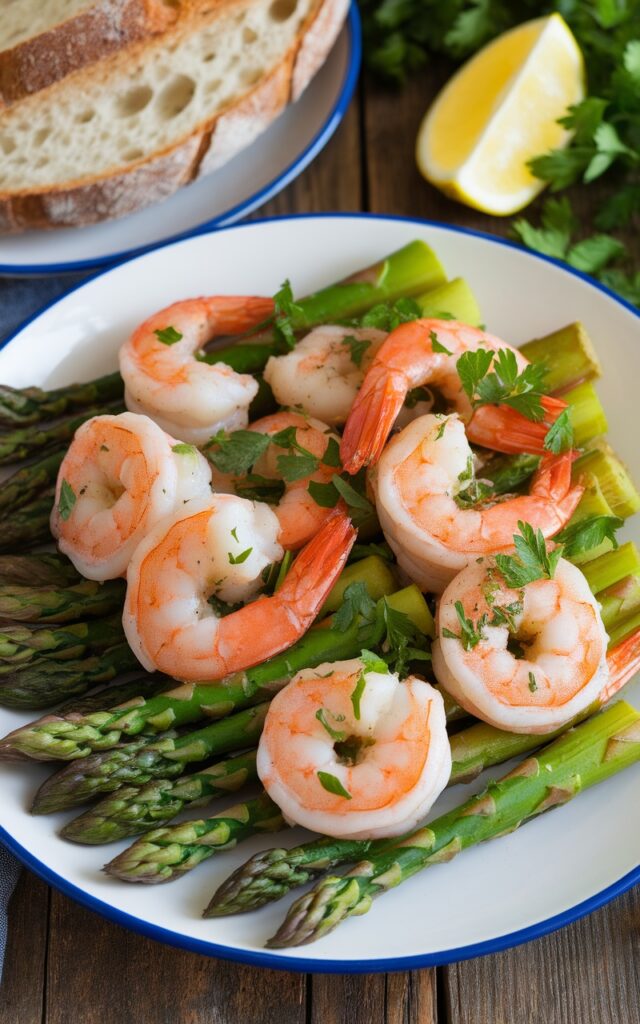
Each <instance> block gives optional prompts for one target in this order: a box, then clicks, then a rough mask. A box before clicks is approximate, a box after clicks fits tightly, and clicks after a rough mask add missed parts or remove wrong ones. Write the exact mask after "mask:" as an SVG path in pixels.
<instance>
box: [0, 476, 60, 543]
mask: <svg viewBox="0 0 640 1024" xmlns="http://www.w3.org/2000/svg"><path fill="white" fill-rule="evenodd" d="M53 500H54V492H53V489H51V490H47V491H45V492H44V493H43V494H41V495H40V497H39V498H36V499H35V500H34V501H30V502H29V504H28V505H23V506H22V507H21V508H18V509H15V510H14V511H13V512H11V513H10V514H9V515H5V516H3V517H2V518H0V552H7V553H9V554H13V553H14V552H15V551H16V550H20V551H25V550H28V549H29V548H35V547H37V546H38V545H39V544H46V543H48V542H49V541H50V540H51V531H50V529H49V519H50V517H51V509H52V508H53Z"/></svg>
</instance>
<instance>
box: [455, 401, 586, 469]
mask: <svg viewBox="0 0 640 1024" xmlns="http://www.w3.org/2000/svg"><path fill="white" fill-rule="evenodd" d="M540 404H541V405H542V408H543V409H544V412H545V415H544V419H542V420H541V421H539V422H535V421H534V420H530V419H527V417H526V416H523V415H522V413H520V412H518V411H517V410H516V409H511V408H510V407H509V406H506V405H500V406H498V405H481V406H480V408H478V409H476V410H475V412H474V414H473V416H472V417H471V419H470V421H469V423H468V424H467V437H468V438H469V440H470V441H471V442H472V444H479V445H482V447H483V448H492V449H493V451H496V452H504V453H505V455H518V454H519V453H520V452H529V453H530V454H531V455H544V454H545V451H546V449H545V447H544V440H545V437H546V436H547V432H548V430H549V427H550V426H552V424H553V423H555V421H556V420H557V418H558V416H559V415H560V413H562V412H564V410H565V409H566V408H567V403H566V402H565V401H563V400H562V399H561V398H553V397H552V396H551V395H543V397H542V398H541V399H540Z"/></svg>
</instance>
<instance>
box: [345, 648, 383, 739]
mask: <svg viewBox="0 0 640 1024" xmlns="http://www.w3.org/2000/svg"><path fill="white" fill-rule="evenodd" d="M360 660H361V662H362V665H363V668H362V671H361V673H360V675H359V676H358V679H357V682H356V685H355V687H354V689H353V692H352V694H351V705H352V707H353V717H354V718H355V719H356V721H358V722H359V721H360V702H361V700H362V695H363V693H364V691H365V689H366V686H367V679H366V677H367V674H368V673H369V672H388V671H389V670H388V667H387V663H386V661H383V660H382V658H380V657H379V656H378V655H377V654H373V652H372V651H367V650H362V651H361V652H360Z"/></svg>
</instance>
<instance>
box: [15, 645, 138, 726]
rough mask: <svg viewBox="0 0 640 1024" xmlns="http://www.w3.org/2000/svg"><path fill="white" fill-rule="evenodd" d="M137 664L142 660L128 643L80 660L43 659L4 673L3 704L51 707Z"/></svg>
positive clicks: (33, 708)
mask: <svg viewBox="0 0 640 1024" xmlns="http://www.w3.org/2000/svg"><path fill="white" fill-rule="evenodd" d="M137 667H138V661H137V659H136V657H135V655H134V654H133V652H132V650H131V648H130V647H129V645H128V644H126V643H121V644H117V645H116V646H114V647H110V648H108V649H107V650H106V651H101V652H100V653H99V654H95V655H91V656H90V657H88V658H83V659H81V660H77V661H53V660H52V661H48V660H47V659H46V658H40V659H38V660H37V661H35V662H34V663H32V664H27V665H25V666H24V668H20V669H18V670H17V671H15V672H9V673H7V674H5V675H0V707H5V708H24V709H25V710H38V709H40V708H48V707H51V705H52V704H58V703H59V702H60V701H61V700H65V699H68V698H70V697H74V696H76V695H78V694H82V693H86V692H87V690H90V689H91V688H92V687H93V686H97V684H98V683H107V682H109V680H110V679H115V677H116V676H117V675H120V673H122V672H129V671H131V669H135V668H137Z"/></svg>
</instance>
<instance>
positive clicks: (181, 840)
mask: <svg viewBox="0 0 640 1024" xmlns="http://www.w3.org/2000/svg"><path fill="white" fill-rule="evenodd" d="M285 827H286V824H285V820H284V818H283V817H282V814H281V813H280V809H279V807H278V806H277V805H276V804H274V802H273V800H271V799H270V798H269V797H268V796H267V794H266V793H261V794H260V796H258V797H256V798H255V799H253V800H247V801H246V802H244V803H241V804H236V805H235V806H234V807H229V808H227V810H226V811H222V812H221V813H220V814H216V815H215V816H214V817H213V818H202V819H199V820H196V821H184V822H182V824H180V825H174V827H173V828H158V829H156V830H155V831H153V832H150V833H149V834H148V835H146V836H145V837H144V839H138V841H137V842H135V843H133V845H132V846H130V847H129V848H128V849H127V850H125V851H124V852H123V853H121V854H119V855H118V856H117V857H114V859H113V860H112V861H110V862H109V863H108V864H106V865H105V868H104V870H105V871H106V872H107V874H108V875H113V877H114V878H119V879H121V881H123V882H144V883H145V884H147V885H154V884H157V883H158V882H169V881H171V879H172V878H179V877H180V876H181V875H184V874H186V873H187V871H191V870H192V869H193V868H195V867H197V866H198V864H201V863H202V861H204V860H208V859H209V857H213V855H214V853H219V852H220V851H221V850H230V849H232V848H233V847H234V846H236V845H237V844H238V843H239V842H242V840H243V839H248V838H249V836H253V835H256V834H259V833H261V832H279V831H280V829H283V828H285Z"/></svg>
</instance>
